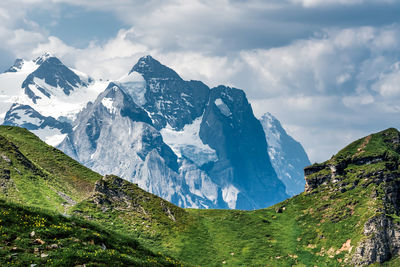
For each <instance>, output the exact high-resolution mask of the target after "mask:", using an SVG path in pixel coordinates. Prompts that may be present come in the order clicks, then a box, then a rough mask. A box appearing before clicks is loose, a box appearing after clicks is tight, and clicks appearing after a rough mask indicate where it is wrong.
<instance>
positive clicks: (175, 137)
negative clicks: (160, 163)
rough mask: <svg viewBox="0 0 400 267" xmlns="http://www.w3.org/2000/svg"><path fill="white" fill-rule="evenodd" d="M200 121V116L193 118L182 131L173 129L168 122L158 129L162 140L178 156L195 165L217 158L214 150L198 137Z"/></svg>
mask: <svg viewBox="0 0 400 267" xmlns="http://www.w3.org/2000/svg"><path fill="white" fill-rule="evenodd" d="M201 121H202V116H200V117H198V118H197V119H195V120H194V121H193V122H192V124H187V125H185V127H184V128H183V130H182V131H177V130H174V129H173V128H172V127H171V126H170V125H169V124H167V127H165V128H163V129H161V131H160V133H161V135H162V137H163V141H164V142H165V143H166V144H167V145H168V146H169V147H171V148H172V150H173V151H174V153H175V154H176V155H177V156H178V157H179V158H182V157H185V158H187V159H190V160H191V161H193V162H194V163H195V164H196V165H197V166H201V165H203V164H205V163H207V162H210V161H216V160H217V159H218V158H217V154H216V152H215V150H214V149H212V148H211V147H209V146H208V145H206V144H204V143H203V141H201V139H200V136H199V132H200V124H201Z"/></svg>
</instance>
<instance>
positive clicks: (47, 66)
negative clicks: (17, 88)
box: [22, 53, 92, 103]
mask: <svg viewBox="0 0 400 267" xmlns="http://www.w3.org/2000/svg"><path fill="white" fill-rule="evenodd" d="M35 63H36V64H38V65H39V67H38V68H37V69H36V70H35V71H34V72H32V73H31V74H29V75H28V76H27V78H26V79H25V81H24V82H23V83H22V88H23V89H25V94H26V95H27V96H28V97H29V98H31V99H32V101H33V102H34V103H36V101H37V100H38V99H41V98H42V97H48V98H50V97H51V95H53V94H57V91H58V88H60V89H61V90H62V92H63V93H64V94H65V95H70V94H71V92H72V91H74V90H75V89H76V88H78V87H82V86H84V87H87V86H88V85H89V83H90V82H92V79H91V78H88V79H87V80H86V81H85V80H83V79H81V77H80V76H79V75H77V74H76V73H75V72H74V71H72V70H71V69H69V68H68V67H67V66H65V65H64V64H63V63H62V62H61V61H60V60H59V59H58V58H56V57H53V56H51V55H50V54H49V53H46V54H44V55H43V56H41V57H39V58H37V59H35ZM54 88H55V89H54ZM35 91H36V93H35ZM37 91H39V92H37Z"/></svg>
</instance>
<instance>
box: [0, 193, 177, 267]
mask: <svg viewBox="0 0 400 267" xmlns="http://www.w3.org/2000/svg"><path fill="white" fill-rule="evenodd" d="M0 246H1V247H0V264H1V265H2V266H4V265H12V266H31V265H32V264H36V265H37V266H42V265H48V266H76V265H84V264H85V265H86V266H113V265H114V266H122V265H124V266H177V265H179V266H181V264H179V263H178V262H176V261H175V260H173V259H171V258H169V257H166V256H162V255H156V254H154V253H153V252H151V251H149V250H147V249H145V248H143V247H142V246H141V245H140V244H139V243H138V241H136V240H135V239H133V238H129V237H127V236H125V235H120V234H117V233H115V232H112V231H108V230H105V229H104V228H102V227H100V226H98V225H95V224H92V223H88V222H85V221H83V220H81V219H78V218H66V217H63V216H61V215H60V214H57V213H52V212H49V211H44V210H42V209H39V208H32V207H23V206H21V205H19V204H12V203H8V202H5V201H3V200H0ZM36 265H34V266H36Z"/></svg>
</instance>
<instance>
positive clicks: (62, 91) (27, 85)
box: [0, 53, 107, 145]
mask: <svg viewBox="0 0 400 267" xmlns="http://www.w3.org/2000/svg"><path fill="white" fill-rule="evenodd" d="M106 85H107V83H106V82H101V81H94V80H93V79H91V78H90V77H89V76H88V75H86V74H83V73H81V72H79V71H76V70H73V69H70V68H68V67H66V66H65V65H64V64H63V63H62V62H61V61H60V60H59V59H58V58H56V57H54V56H52V55H50V54H49V53H45V54H43V55H42V56H40V57H38V58H36V59H34V60H30V61H28V60H23V59H17V60H16V61H15V63H14V65H13V66H12V67H10V68H9V69H8V70H6V71H5V72H4V73H2V74H0V121H1V122H2V123H4V124H10V125H19V126H22V125H24V126H25V127H26V128H28V129H30V130H33V131H34V132H35V133H36V134H38V135H39V136H40V137H41V138H42V139H43V140H45V141H46V142H48V143H49V144H51V145H57V144H58V143H59V142H61V141H62V139H63V138H64V137H65V136H66V133H67V132H68V127H66V126H65V125H66V124H65V123H68V121H69V122H71V121H73V120H74V119H75V116H76V114H77V113H78V112H79V111H80V110H81V109H82V108H83V107H84V106H85V105H86V104H87V103H88V102H89V101H93V100H94V99H95V98H96V97H97V96H98V94H99V93H100V92H101V91H103V90H104V88H105V86H106ZM16 104H17V105H16ZM23 110H24V111H23ZM45 117H46V118H48V119H47V120H45V121H44V118H45ZM50 118H51V119H54V120H57V121H58V123H49V119H50ZM27 123H28V124H27ZM62 125H64V126H62Z"/></svg>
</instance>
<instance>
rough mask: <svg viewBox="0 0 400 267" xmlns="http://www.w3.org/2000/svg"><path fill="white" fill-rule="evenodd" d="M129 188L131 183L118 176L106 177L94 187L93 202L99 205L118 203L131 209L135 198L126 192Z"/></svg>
mask: <svg viewBox="0 0 400 267" xmlns="http://www.w3.org/2000/svg"><path fill="white" fill-rule="evenodd" d="M129 186H131V184H130V183H129V182H127V181H125V180H123V179H121V178H119V177H117V176H113V175H105V176H104V177H103V178H102V179H101V180H99V181H97V182H96V184H95V186H94V198H93V201H94V202H95V203H96V204H98V205H103V204H108V205H111V204H112V203H114V204H115V203H118V205H121V204H123V205H126V206H127V207H130V206H131V204H132V203H131V202H132V199H133V198H132V196H129V194H127V192H126V190H127V188H129Z"/></svg>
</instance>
